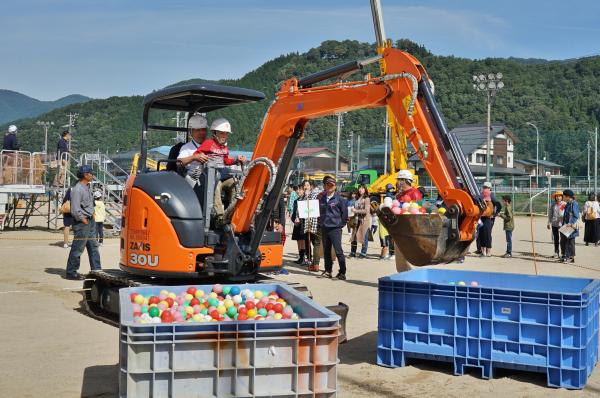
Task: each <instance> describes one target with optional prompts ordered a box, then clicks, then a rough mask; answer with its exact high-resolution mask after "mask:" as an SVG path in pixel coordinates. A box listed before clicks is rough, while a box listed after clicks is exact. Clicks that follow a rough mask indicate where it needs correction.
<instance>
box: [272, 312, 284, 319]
mask: <svg viewBox="0 0 600 398" xmlns="http://www.w3.org/2000/svg"><path fill="white" fill-rule="evenodd" d="M281 318H283V315H281V314H280V313H276V314H275V315H273V319H277V320H279V319H281Z"/></svg>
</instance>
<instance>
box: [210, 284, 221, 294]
mask: <svg viewBox="0 0 600 398" xmlns="http://www.w3.org/2000/svg"><path fill="white" fill-rule="evenodd" d="M212 290H213V292H215V293H217V294H218V293H221V292H222V291H223V285H221V284H220V283H216V284H215V285H214V286H213V289H212Z"/></svg>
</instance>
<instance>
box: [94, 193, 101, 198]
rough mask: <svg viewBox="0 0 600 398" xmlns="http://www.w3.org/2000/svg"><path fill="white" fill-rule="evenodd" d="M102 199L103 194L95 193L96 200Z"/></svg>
mask: <svg viewBox="0 0 600 398" xmlns="http://www.w3.org/2000/svg"><path fill="white" fill-rule="evenodd" d="M101 197H102V192H100V191H94V199H100V198H101Z"/></svg>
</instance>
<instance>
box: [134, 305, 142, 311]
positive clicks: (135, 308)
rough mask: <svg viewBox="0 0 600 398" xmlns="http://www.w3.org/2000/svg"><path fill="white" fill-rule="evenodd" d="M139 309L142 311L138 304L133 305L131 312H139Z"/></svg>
mask: <svg viewBox="0 0 600 398" xmlns="http://www.w3.org/2000/svg"><path fill="white" fill-rule="evenodd" d="M141 311H142V307H141V306H140V305H139V304H134V305H133V312H141Z"/></svg>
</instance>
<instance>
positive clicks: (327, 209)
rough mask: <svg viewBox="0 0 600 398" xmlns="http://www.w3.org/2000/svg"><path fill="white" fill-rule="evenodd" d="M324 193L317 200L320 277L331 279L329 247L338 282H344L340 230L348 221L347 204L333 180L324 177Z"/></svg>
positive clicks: (343, 258)
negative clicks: (335, 261) (322, 261)
mask: <svg viewBox="0 0 600 398" xmlns="http://www.w3.org/2000/svg"><path fill="white" fill-rule="evenodd" d="M323 186H324V187H325V192H323V194H322V195H320V198H319V213H320V215H321V217H320V218H319V225H320V226H321V238H322V242H323V256H324V257H325V271H323V272H322V276H324V277H326V278H331V277H332V276H331V273H332V271H333V258H332V256H331V247H332V246H333V249H334V250H335V255H336V257H337V259H338V262H339V266H340V270H339V272H338V274H337V275H336V278H337V279H339V280H342V281H344V280H346V258H345V257H344V250H343V249H342V228H344V225H346V220H347V219H348V203H347V202H346V199H344V198H343V197H342V196H341V195H340V194H339V193H338V192H337V190H336V188H337V185H336V182H335V179H334V178H333V177H331V176H326V177H325V178H324V179H323Z"/></svg>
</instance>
